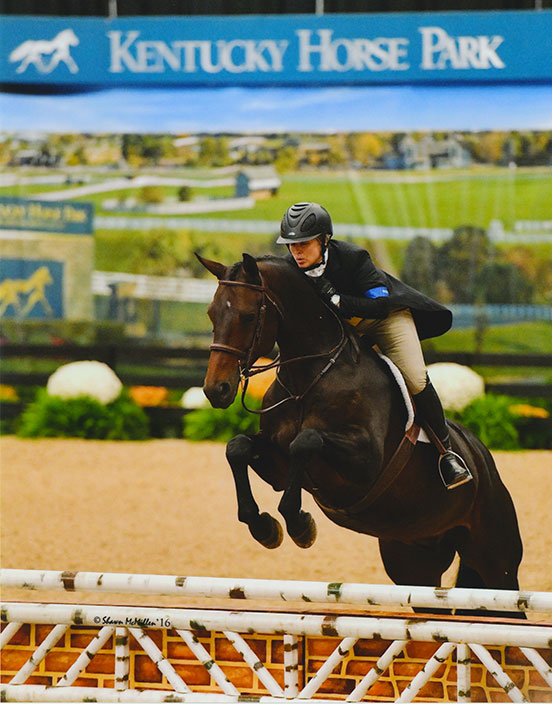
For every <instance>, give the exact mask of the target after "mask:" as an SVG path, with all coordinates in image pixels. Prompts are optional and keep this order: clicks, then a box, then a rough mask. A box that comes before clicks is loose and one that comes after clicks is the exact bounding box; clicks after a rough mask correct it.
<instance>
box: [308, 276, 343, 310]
mask: <svg viewBox="0 0 552 704" xmlns="http://www.w3.org/2000/svg"><path fill="white" fill-rule="evenodd" d="M314 282H315V286H316V290H317V291H318V294H319V296H320V298H322V299H323V300H324V301H326V303H329V304H330V305H332V306H334V307H335V308H339V302H340V297H339V294H338V292H337V289H336V288H335V286H334V285H333V284H332V283H331V281H328V279H326V278H324V277H323V276H320V277H319V278H317V279H314Z"/></svg>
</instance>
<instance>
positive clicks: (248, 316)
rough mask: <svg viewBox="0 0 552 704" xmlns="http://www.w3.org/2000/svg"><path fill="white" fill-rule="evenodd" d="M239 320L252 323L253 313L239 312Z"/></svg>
mask: <svg viewBox="0 0 552 704" xmlns="http://www.w3.org/2000/svg"><path fill="white" fill-rule="evenodd" d="M240 320H242V321H243V322H244V323H252V322H253V321H254V320H255V313H240Z"/></svg>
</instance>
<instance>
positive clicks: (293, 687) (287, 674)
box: [284, 634, 299, 699]
mask: <svg viewBox="0 0 552 704" xmlns="http://www.w3.org/2000/svg"><path fill="white" fill-rule="evenodd" d="M298 649H299V641H298V640H297V636H293V635H287V634H286V635H284V697H285V698H286V699H295V697H297V694H298V693H299V672H298V670H299V653H298Z"/></svg>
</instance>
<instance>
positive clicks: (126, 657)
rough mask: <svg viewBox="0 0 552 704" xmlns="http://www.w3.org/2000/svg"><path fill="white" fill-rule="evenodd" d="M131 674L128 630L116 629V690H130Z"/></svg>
mask: <svg viewBox="0 0 552 704" xmlns="http://www.w3.org/2000/svg"><path fill="white" fill-rule="evenodd" d="M129 673H130V645H129V634H128V631H127V629H126V628H116V629H115V690H116V691H117V692H123V691H124V690H125V689H128V678H129Z"/></svg>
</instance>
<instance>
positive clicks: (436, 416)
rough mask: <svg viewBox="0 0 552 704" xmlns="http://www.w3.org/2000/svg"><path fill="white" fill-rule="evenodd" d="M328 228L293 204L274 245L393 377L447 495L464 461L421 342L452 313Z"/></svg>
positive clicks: (320, 216)
mask: <svg viewBox="0 0 552 704" xmlns="http://www.w3.org/2000/svg"><path fill="white" fill-rule="evenodd" d="M332 234H333V229H332V221H331V218H330V215H329V213H328V211H327V210H326V209H325V208H323V207H322V206H321V205H318V203H295V204H294V205H292V206H290V207H289V208H288V209H287V211H286V212H285V214H284V217H283V218H282V222H281V225H280V237H279V238H278V240H277V243H278V244H285V245H287V247H288V250H289V253H290V254H289V255H288V257H289V260H290V261H291V262H295V264H296V265H297V266H298V267H299V268H300V269H301V270H302V271H303V272H304V273H305V274H306V275H307V276H308V277H310V279H311V280H312V282H313V284H314V285H315V287H316V288H317V290H318V292H319V294H320V296H321V297H322V298H323V299H324V300H325V301H326V303H328V304H329V305H331V306H333V307H334V308H335V309H336V310H338V311H339V312H340V314H341V316H342V317H343V318H345V319H348V320H349V322H351V323H352V324H353V325H356V329H357V331H358V332H359V334H360V335H364V334H366V333H367V334H368V335H369V338H370V339H371V340H373V342H374V343H376V344H377V345H378V347H379V348H380V350H381V351H382V352H383V354H385V355H386V356H387V357H389V358H390V359H391V360H392V361H393V362H394V363H395V364H396V365H397V367H398V368H399V369H400V371H401V373H402V374H403V376H404V379H405V381H406V385H407V387H408V390H409V391H410V393H411V394H412V396H413V398H414V403H415V404H416V409H417V410H418V411H419V412H420V414H421V416H422V417H423V419H424V421H425V423H426V424H427V425H426V428H427V426H429V428H427V430H428V434H429V435H430V436H431V437H432V440H433V442H434V444H435V445H436V446H437V449H438V450H439V454H440V457H439V471H440V474H441V478H442V480H443V483H444V485H445V486H446V488H447V489H453V488H455V487H457V486H460V485H461V484H464V483H466V482H468V481H470V480H471V479H472V475H471V473H470V471H469V469H468V468H467V466H466V464H465V462H464V460H463V459H462V458H461V457H460V456H459V455H457V454H456V453H455V452H453V451H452V446H451V442H450V437H449V431H448V427H447V423H446V420H445V415H444V412H443V407H442V406H441V402H440V400H439V397H438V395H437V392H436V391H435V389H434V387H433V385H432V384H431V381H430V379H429V376H428V373H427V369H426V366H425V362H424V358H423V354H422V348H421V345H420V340H423V339H425V338H428V337H437V336H438V335H442V334H443V333H444V332H446V331H447V330H448V329H449V328H450V326H451V325H452V313H451V312H450V311H449V310H448V309H447V308H445V307H444V306H442V305H441V304H440V303H437V301H434V300H433V299H431V298H428V297H427V296H425V295H424V294H422V293H420V292H419V291H416V290H415V289H413V288H411V287H410V286H407V285H406V284H404V283H403V282H402V281H399V280H398V279H395V278H394V277H393V276H391V275H390V274H387V273H386V272H385V271H382V270H381V269H378V268H377V267H376V266H375V265H374V263H373V262H372V259H371V258H370V255H369V253H368V252H367V251H366V250H365V249H362V248H361V247H358V246H357V245H354V244H350V243H348V242H340V241H338V240H335V239H331V237H332Z"/></svg>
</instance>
